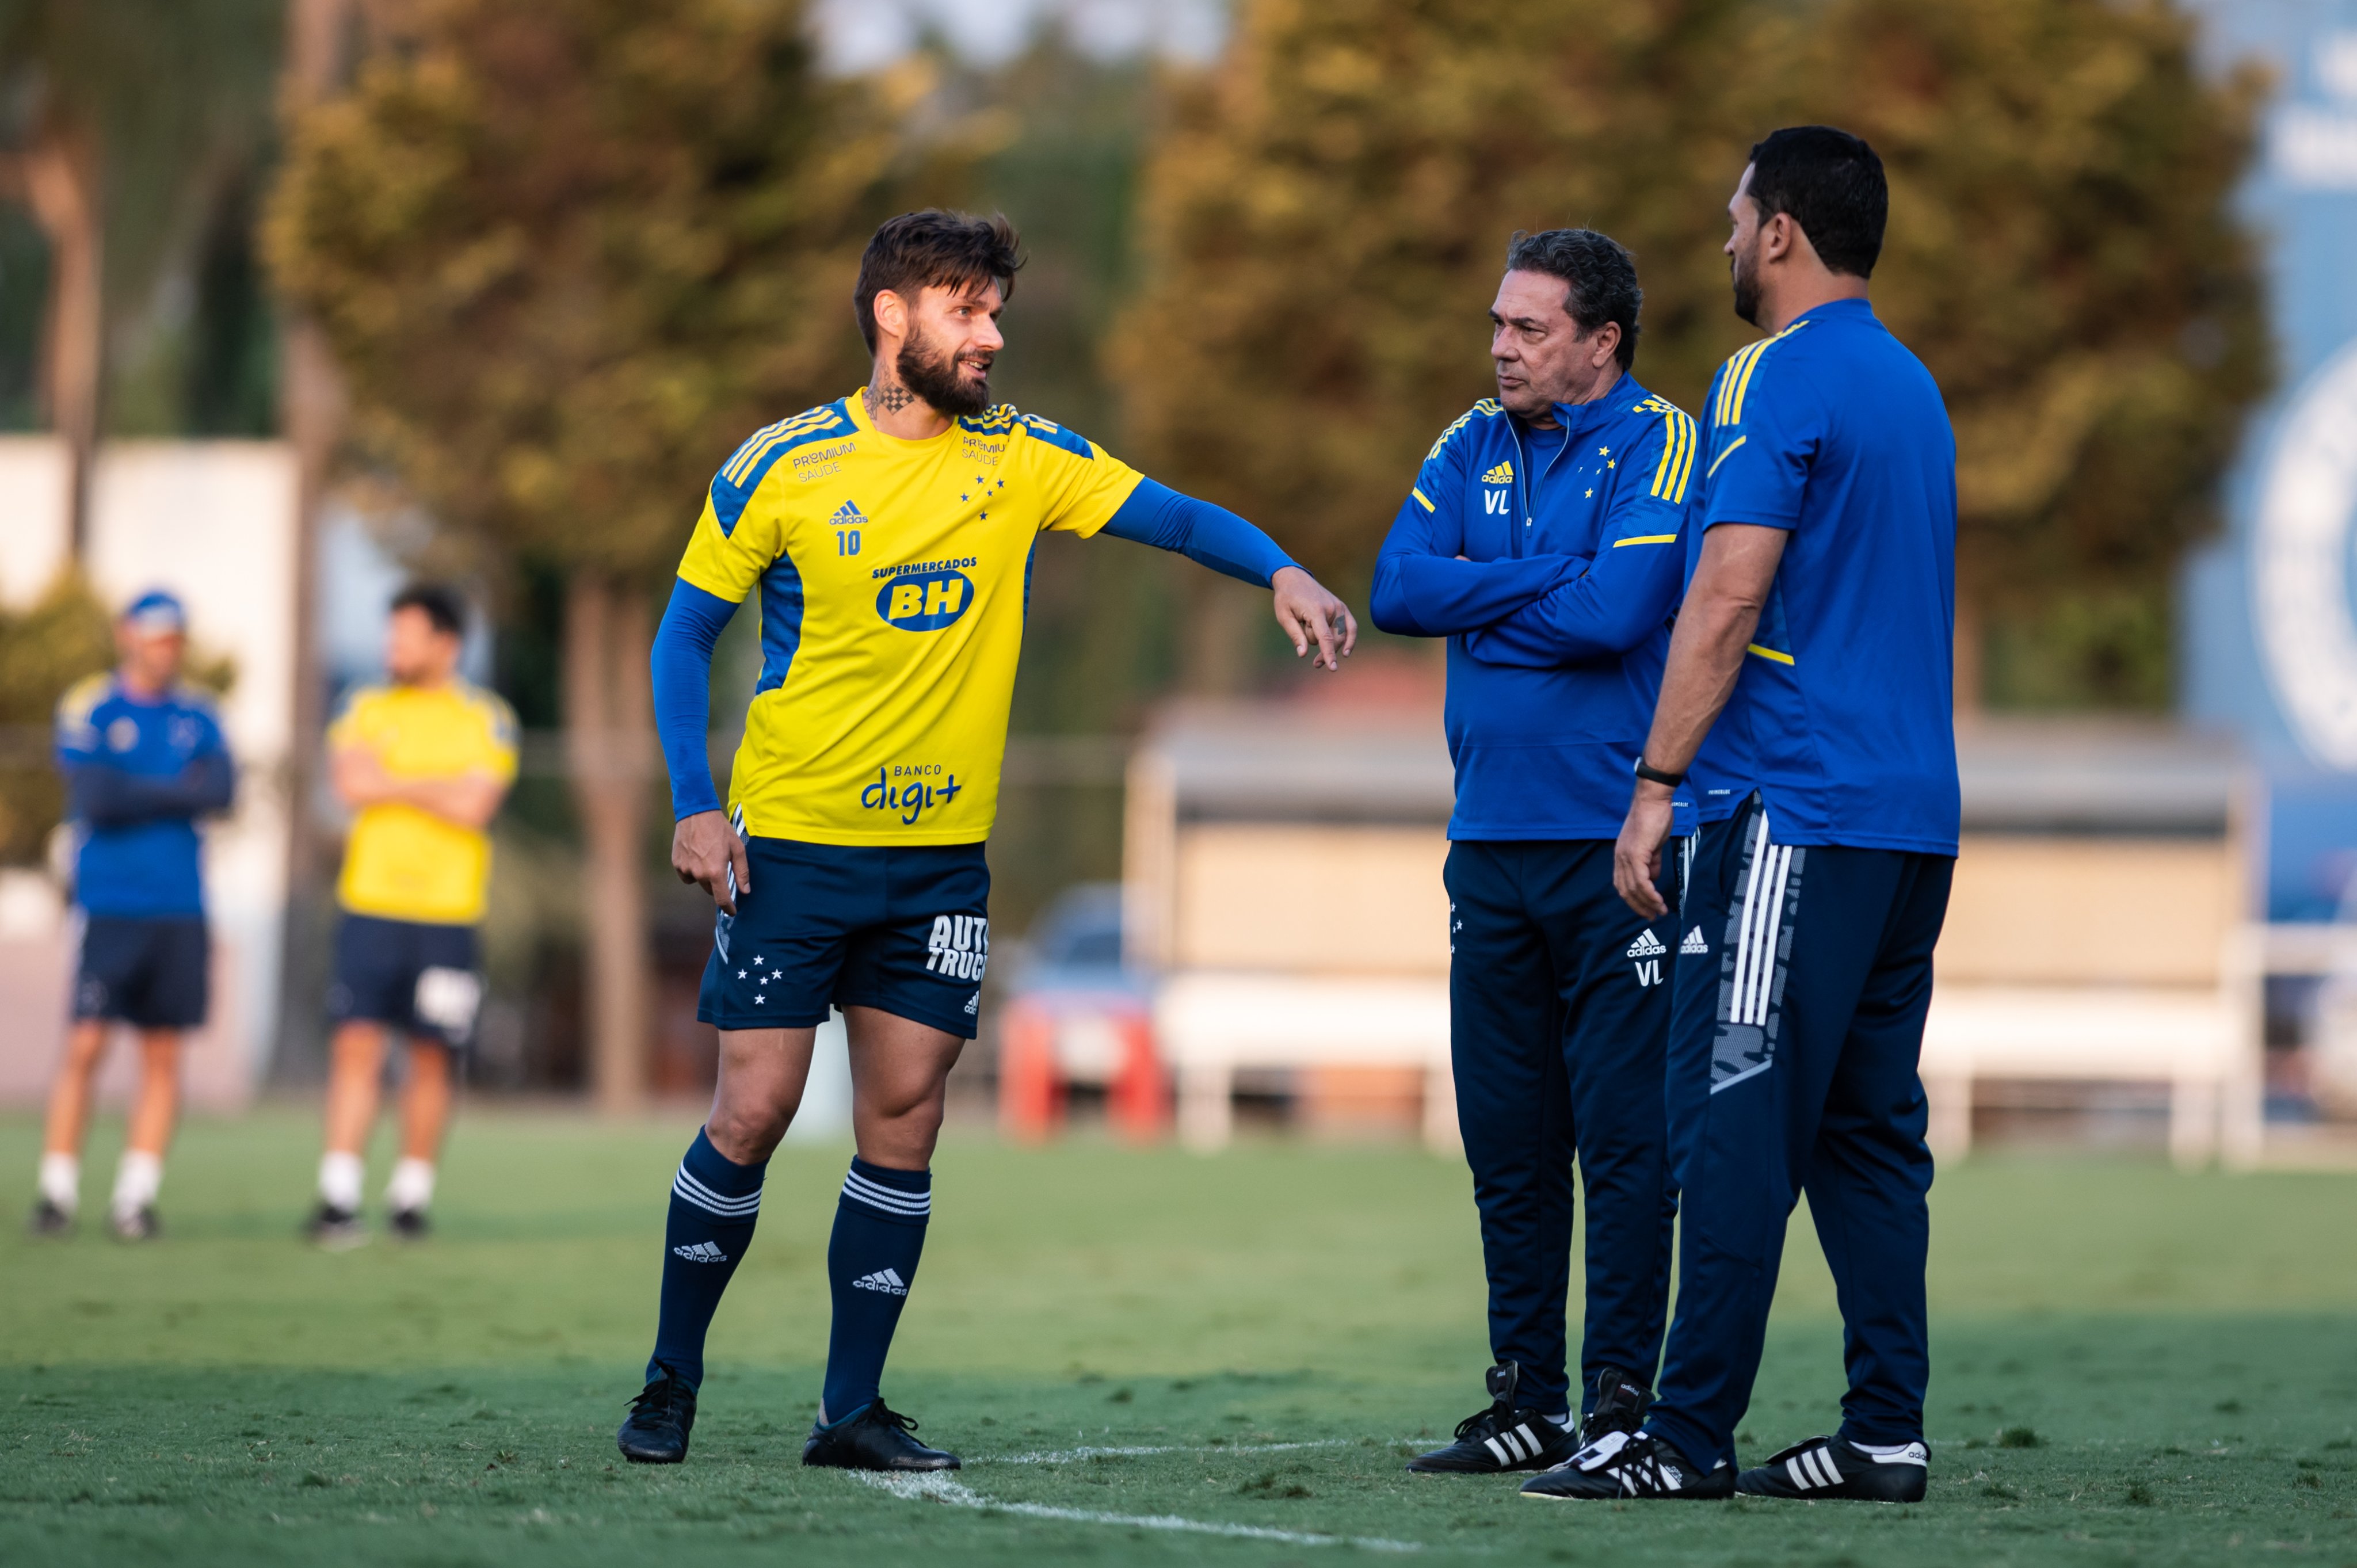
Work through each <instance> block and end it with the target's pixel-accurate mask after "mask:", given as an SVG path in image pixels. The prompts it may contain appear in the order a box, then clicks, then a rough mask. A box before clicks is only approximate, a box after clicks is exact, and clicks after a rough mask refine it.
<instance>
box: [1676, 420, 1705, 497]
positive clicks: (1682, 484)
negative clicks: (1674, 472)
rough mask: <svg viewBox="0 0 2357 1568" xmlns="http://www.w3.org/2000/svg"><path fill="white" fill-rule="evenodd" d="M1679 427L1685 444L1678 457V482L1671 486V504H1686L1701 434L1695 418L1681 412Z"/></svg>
mask: <svg viewBox="0 0 2357 1568" xmlns="http://www.w3.org/2000/svg"><path fill="white" fill-rule="evenodd" d="M1678 429H1679V430H1680V431H1681V432H1683V433H1684V436H1685V446H1684V449H1683V451H1682V452H1681V454H1680V456H1679V458H1678V479H1677V483H1676V484H1674V485H1673V486H1671V487H1670V488H1671V490H1672V492H1673V493H1672V495H1671V496H1670V504H1671V505H1672V506H1684V504H1685V500H1686V482H1687V481H1688V480H1689V479H1692V478H1694V466H1695V446H1696V445H1697V444H1698V441H1699V434H1700V433H1699V432H1698V430H1697V429H1696V427H1695V422H1694V421H1693V419H1692V418H1690V417H1688V416H1687V415H1686V414H1684V413H1680V414H1679V415H1678Z"/></svg>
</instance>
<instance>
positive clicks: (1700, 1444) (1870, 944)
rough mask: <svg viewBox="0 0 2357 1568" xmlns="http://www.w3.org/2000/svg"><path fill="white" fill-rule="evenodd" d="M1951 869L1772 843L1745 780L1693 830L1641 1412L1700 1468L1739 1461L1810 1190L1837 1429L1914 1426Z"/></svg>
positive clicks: (1887, 1435) (1876, 853)
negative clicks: (1838, 1409)
mask: <svg viewBox="0 0 2357 1568" xmlns="http://www.w3.org/2000/svg"><path fill="white" fill-rule="evenodd" d="M1954 869H1955V861H1954V860H1953V858H1952V857H1950V856H1947V855H1943V854H1921V853H1914V852H1909V851H1900V850H1883V849H1858V848H1851V847H1847V846H1842V845H1823V844H1810V845H1805V846H1803V845H1796V844H1788V843H1781V842H1779V841H1778V839H1777V837H1776V832H1775V828H1774V825H1773V824H1772V823H1771V822H1770V820H1769V815H1768V811H1767V809H1766V807H1765V806H1764V805H1763V803H1762V802H1761V800H1760V797H1759V796H1758V795H1757V794H1754V795H1752V796H1751V797H1750V798H1749V800H1747V801H1746V802H1745V803H1744V804H1743V805H1742V806H1741V807H1740V808H1739V809H1738V811H1737V812H1736V814H1735V815H1734V816H1733V817H1732V818H1730V819H1729V820H1728V821H1727V822H1723V823H1712V824H1710V825H1708V826H1706V827H1705V828H1704V829H1703V830H1702V832H1701V834H1700V843H1699V844H1698V845H1696V846H1695V851H1694V855H1693V861H1692V870H1691V872H1690V875H1689V878H1688V882H1687V887H1686V898H1685V903H1684V908H1683V910H1682V911H1681V918H1680V920H1679V926H1680V931H1681V935H1680V938H1679V940H1678V942H1677V947H1678V962H1677V970H1676V981H1675V996H1674V1003H1673V1016H1672V1022H1671V1026H1670V1046H1669V1097H1668V1098H1669V1120H1670V1149H1671V1162H1672V1167H1673V1171H1674V1175H1675V1177H1676V1179H1677V1182H1678V1185H1679V1187H1680V1188H1681V1189H1682V1192H1683V1202H1684V1216H1685V1226H1684V1233H1683V1234H1682V1236H1681V1238H1680V1241H1679V1253H1678V1299H1677V1315H1676V1317H1675V1319H1674V1321H1673V1322H1672V1324H1671V1326H1670V1336H1669V1345H1668V1349H1667V1352H1666V1356H1665V1359H1664V1361H1663V1369H1662V1380H1661V1387H1660V1391H1659V1397H1658V1399H1657V1401H1656V1402H1655V1404H1654V1406H1653V1410H1652V1418H1651V1420H1650V1421H1648V1423H1647V1426H1648V1427H1649V1429H1650V1430H1652V1432H1654V1433H1655V1434H1657V1435H1659V1436H1662V1437H1663V1438H1666V1439H1667V1440H1668V1441H1669V1442H1670V1443H1671V1444H1673V1445H1674V1446H1675V1447H1676V1448H1677V1450H1678V1451H1679V1452H1680V1453H1682V1454H1684V1455H1686V1456H1687V1457H1689V1458H1690V1459H1692V1460H1694V1461H1695V1463H1696V1464H1697V1465H1700V1466H1705V1467H1708V1466H1710V1465H1711V1464H1712V1463H1713V1462H1714V1461H1717V1460H1720V1459H1724V1460H1726V1461H1727V1462H1728V1463H1730V1464H1731V1463H1733V1462H1734V1459H1735V1440H1734V1434H1735V1428H1736V1423H1738V1421H1740V1420H1741V1419H1742V1416H1743V1412H1744V1410H1745V1407H1746V1406H1748V1405H1749V1402H1750V1400H1751V1386H1752V1381H1753V1379H1754V1378H1755V1377H1756V1376H1757V1375H1758V1373H1759V1369H1760V1343H1761V1339H1762V1337H1763V1336H1764V1334H1765V1332H1766V1329H1767V1323H1768V1307H1769V1303H1770V1300H1771V1299H1772V1298H1773V1297H1774V1295H1775V1294H1776V1270H1777V1264H1778V1262H1780V1261H1781V1257H1782V1255H1783V1248H1784V1228H1785V1225H1786V1222H1787V1221H1788V1220H1789V1219H1791V1217H1792V1208H1793V1207H1794V1205H1795V1204H1796V1203H1797V1202H1798V1201H1799V1198H1800V1196H1801V1194H1802V1193H1803V1192H1806V1193H1807V1194H1808V1197H1809V1213H1810V1217H1811V1218H1812V1219H1813V1220H1814V1221H1815V1222H1816V1228H1817V1239H1818V1240H1819V1242H1820V1243H1821V1244H1822V1245H1823V1246H1824V1254H1825V1262H1826V1263H1827V1264H1828V1265H1829V1266H1830V1267H1831V1269H1832V1271H1833V1276H1834V1286H1835V1293H1836V1296H1837V1299H1838V1301H1839V1303H1840V1306H1841V1315H1842V1326H1843V1354H1844V1359H1845V1361H1846V1366H1847V1369H1848V1374H1849V1391H1848V1392H1847V1393H1846V1395H1844V1396H1843V1399H1842V1418H1843V1419H1842V1426H1841V1433H1840V1435H1841V1436H1842V1437H1843V1438H1845V1439H1846V1440H1848V1441H1850V1442H1852V1443H1859V1444H1903V1443H1909V1442H1912V1441H1915V1440H1917V1439H1919V1438H1921V1436H1922V1434H1923V1394H1924V1389H1925V1385H1926V1383H1927V1382H1928V1380H1929V1377H1930V1351H1929V1346H1928V1335H1927V1330H1926V1326H1925V1321H1924V1304H1923V1266H1924V1258H1925V1254H1926V1252H1927V1251H1928V1248H1929V1244H1930V1237H1931V1215H1930V1209H1929V1207H1928V1205H1927V1203H1926V1201H1925V1199H1926V1195H1927V1194H1928V1193H1929V1192H1930V1191H1931V1187H1932V1155H1931V1152H1930V1150H1928V1149H1927V1148H1926V1147H1925V1146H1924V1143H1923V1133H1924V1126H1925V1120H1926V1118H1925V1112H1924V1102H1923V1086H1922V1083H1921V1079H1919V1078H1918V1077H1917V1076H1916V1061H1917V1058H1918V1056H1919V1055H1920V1053H1921V1048H1922V1043H1923V1020H1924V1016H1925V1015H1926V1013H1927V1012H1928V1010H1929V1008H1930V1006H1931V1001H1932V948H1933V946H1934V945H1935V944H1936V943H1937V942H1938V941H1939V939H1940V926H1941V922H1942V920H1943V918H1945V916H1946V914H1947V908H1948V887H1949V883H1950V881H1951V879H1952V877H1953V873H1954Z"/></svg>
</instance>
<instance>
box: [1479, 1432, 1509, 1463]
mask: <svg viewBox="0 0 2357 1568" xmlns="http://www.w3.org/2000/svg"><path fill="white" fill-rule="evenodd" d="M1481 1444H1482V1446H1483V1447H1485V1448H1487V1449H1489V1450H1490V1456H1491V1458H1493V1459H1495V1460H1497V1461H1498V1463H1499V1464H1501V1465H1511V1464H1512V1463H1513V1461H1512V1459H1509V1458H1507V1457H1506V1450H1505V1446H1504V1445H1503V1444H1501V1443H1500V1442H1499V1441H1498V1440H1497V1439H1496V1438H1494V1437H1485V1438H1483V1439H1482V1440H1481Z"/></svg>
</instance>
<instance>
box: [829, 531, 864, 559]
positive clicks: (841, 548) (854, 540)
mask: <svg viewBox="0 0 2357 1568" xmlns="http://www.w3.org/2000/svg"><path fill="white" fill-rule="evenodd" d="M834 553H836V554H837V555H856V554H858V553H859V530H857V529H856V528H838V529H836V530H835V531H834Z"/></svg>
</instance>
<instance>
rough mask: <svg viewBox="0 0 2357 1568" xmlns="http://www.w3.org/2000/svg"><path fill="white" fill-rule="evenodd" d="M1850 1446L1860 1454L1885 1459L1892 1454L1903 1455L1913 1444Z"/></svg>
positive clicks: (1859, 1444)
mask: <svg viewBox="0 0 2357 1568" xmlns="http://www.w3.org/2000/svg"><path fill="white" fill-rule="evenodd" d="M1850 1446H1851V1447H1852V1448H1855V1449H1857V1451H1858V1452H1859V1453H1861V1454H1879V1455H1883V1456H1885V1457H1886V1458H1887V1457H1889V1455H1893V1454H1904V1453H1906V1452H1907V1451H1908V1450H1909V1449H1910V1448H1912V1447H1914V1446H1915V1444H1912V1443H1853V1444H1850Z"/></svg>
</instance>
